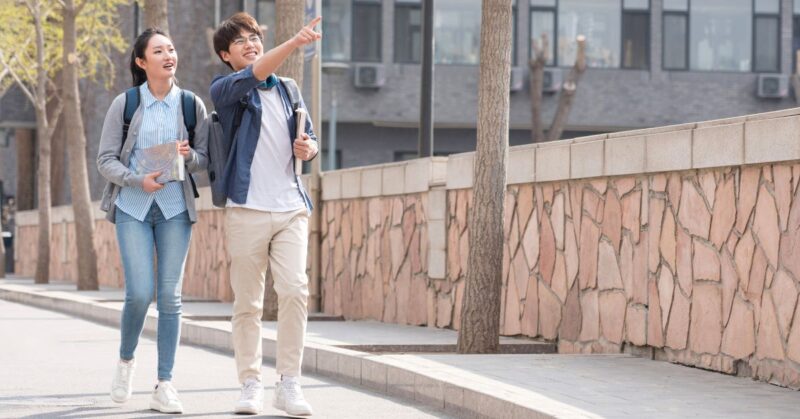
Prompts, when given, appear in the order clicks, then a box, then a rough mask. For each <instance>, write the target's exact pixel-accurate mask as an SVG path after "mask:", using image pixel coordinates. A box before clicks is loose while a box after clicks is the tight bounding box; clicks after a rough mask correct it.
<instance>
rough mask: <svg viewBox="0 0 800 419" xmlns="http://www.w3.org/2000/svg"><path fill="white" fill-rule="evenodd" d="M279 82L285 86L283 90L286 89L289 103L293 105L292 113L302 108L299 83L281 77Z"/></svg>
mask: <svg viewBox="0 0 800 419" xmlns="http://www.w3.org/2000/svg"><path fill="white" fill-rule="evenodd" d="M279 80H280V81H281V83H282V84H283V88H284V89H286V94H288V95H289V102H291V103H292V112H294V111H297V108H299V107H300V91H299V89H298V88H297V82H296V81H294V79H290V78H288V77H280V78H279Z"/></svg>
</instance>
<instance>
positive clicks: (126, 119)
mask: <svg viewBox="0 0 800 419" xmlns="http://www.w3.org/2000/svg"><path fill="white" fill-rule="evenodd" d="M138 108H139V86H134V87H131V88H130V89H128V90H126V91H125V112H124V113H123V114H122V144H125V140H127V139H128V128H130V127H131V120H132V119H133V114H134V113H136V109H138ZM121 152H122V145H120V153H121Z"/></svg>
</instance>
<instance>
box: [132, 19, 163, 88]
mask: <svg viewBox="0 0 800 419" xmlns="http://www.w3.org/2000/svg"><path fill="white" fill-rule="evenodd" d="M155 35H164V36H166V37H167V38H169V35H167V33H166V32H164V31H162V30H161V29H158V28H148V29H145V30H144V32H142V33H141V34H139V36H138V37H137V38H136V42H134V43H133V50H132V51H131V77H132V78H133V86H134V87H135V86H141V85H142V84H144V82H146V81H147V73H146V72H145V71H144V69H142V68H141V67H139V66H138V65H136V59H137V58H141V59H144V52H145V50H147V43H148V42H150V38H152V37H153V36H155Z"/></svg>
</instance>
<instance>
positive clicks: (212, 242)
mask: <svg viewBox="0 0 800 419" xmlns="http://www.w3.org/2000/svg"><path fill="white" fill-rule="evenodd" d="M200 196H201V199H200V200H198V201H197V204H198V208H199V209H200V210H199V211H198V221H197V223H196V224H195V225H194V227H193V228H192V241H191V244H190V246H189V255H188V257H187V259H186V270H185V274H184V282H183V294H184V295H188V296H192V297H197V298H203V299H214V300H222V301H232V300H233V291H232V290H231V288H230V285H229V276H228V266H229V263H230V260H229V258H228V253H227V250H226V243H225V232H224V219H223V217H224V212H223V211H220V210H218V209H213V206H212V205H211V202H210V200H211V192H210V191H209V190H208V188H200ZM95 204H96V206H95V209H94V214H95V249H96V250H97V260H98V264H97V270H98V279H99V282H100V284H101V285H105V286H111V287H122V286H123V285H124V274H123V271H122V262H121V260H120V256H119V247H118V246H117V238H116V230H115V229H114V225H113V224H111V223H110V222H108V221H106V220H105V213H104V212H102V211H100V209H99V203H95ZM37 219H38V213H37V212H36V211H24V212H19V213H17V231H16V235H15V243H14V245H15V246H16V251H15V259H16V260H15V264H14V271H15V273H16V274H17V275H22V276H28V277H33V275H34V274H35V272H36V260H37V258H36V253H37V242H38V226H37ZM73 220H74V217H73V214H72V208H71V207H55V208H53V211H52V215H51V221H52V230H51V241H50V277H51V278H53V279H56V280H63V281H70V282H75V281H76V279H77V275H78V266H77V261H76V257H77V250H76V247H75V229H74V223H73Z"/></svg>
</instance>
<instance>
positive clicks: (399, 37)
mask: <svg viewBox="0 0 800 419" xmlns="http://www.w3.org/2000/svg"><path fill="white" fill-rule="evenodd" d="M394 43H395V44H394V61H395V62H397V63H418V62H420V61H421V60H422V8H421V7H420V2H419V0H397V2H396V6H395V9H394Z"/></svg>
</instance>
